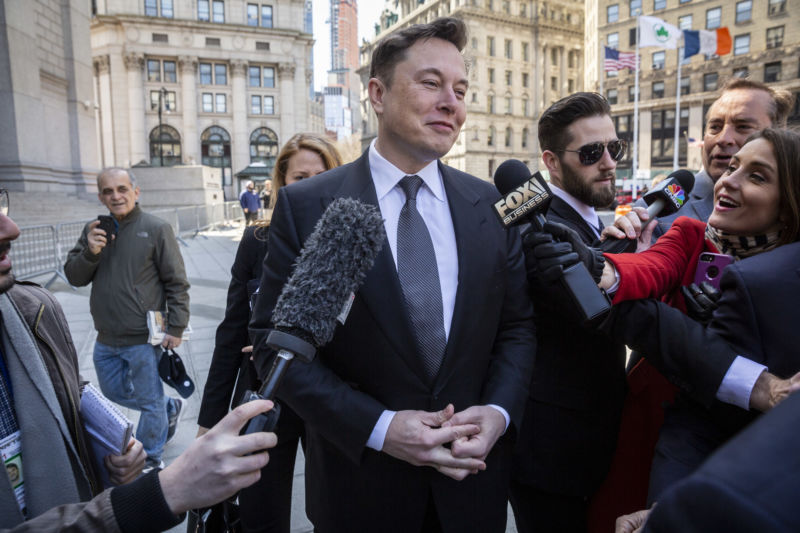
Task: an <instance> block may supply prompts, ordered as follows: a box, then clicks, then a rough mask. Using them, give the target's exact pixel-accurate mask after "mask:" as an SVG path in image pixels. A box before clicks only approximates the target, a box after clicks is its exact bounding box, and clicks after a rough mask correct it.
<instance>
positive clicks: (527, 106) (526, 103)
mask: <svg viewBox="0 0 800 533" xmlns="http://www.w3.org/2000/svg"><path fill="white" fill-rule="evenodd" d="M522 112H523V114H524V115H525V116H526V117H529V116H531V102H530V100H528V99H527V98H523V99H522Z"/></svg>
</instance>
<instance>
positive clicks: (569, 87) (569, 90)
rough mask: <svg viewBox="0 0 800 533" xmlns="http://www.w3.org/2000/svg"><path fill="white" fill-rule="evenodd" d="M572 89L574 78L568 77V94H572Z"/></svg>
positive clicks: (573, 88)
mask: <svg viewBox="0 0 800 533" xmlns="http://www.w3.org/2000/svg"><path fill="white" fill-rule="evenodd" d="M574 90H575V80H573V79H572V78H570V79H568V80H567V92H568V93H569V94H572V93H573V91H574Z"/></svg>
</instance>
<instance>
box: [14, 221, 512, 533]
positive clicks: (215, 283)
mask: <svg viewBox="0 0 800 533" xmlns="http://www.w3.org/2000/svg"><path fill="white" fill-rule="evenodd" d="M242 231H243V226H241V225H236V226H230V227H227V228H224V229H222V230H219V231H211V232H205V233H201V234H199V235H198V236H196V237H194V238H187V239H186V240H185V241H186V244H187V246H181V252H182V253H183V260H184V262H185V264H186V273H187V275H188V277H189V282H190V283H191V288H190V290H189V294H190V300H191V319H190V323H191V326H192V336H191V339H190V340H188V341H185V342H184V343H183V344H181V346H180V348H178V353H180V354H181V356H182V357H183V360H184V362H185V363H186V367H187V371H188V373H189V375H190V376H191V377H192V379H193V380H194V382H195V385H196V391H195V393H194V394H193V395H192V396H191V397H190V398H189V399H188V403H187V406H186V413H185V414H184V415H183V416H182V418H181V422H180V426H179V428H178V434H177V436H176V437H175V439H174V440H173V441H172V442H171V443H170V444H169V445H168V446H167V447H166V448H165V451H164V457H163V459H164V461H165V462H166V463H167V464H169V463H170V462H171V461H172V460H173V459H175V457H177V456H178V455H180V453H181V452H182V451H184V450H185V449H186V448H187V447H188V446H189V444H190V443H191V442H192V440H193V439H194V437H195V434H196V433H197V415H198V413H199V411H200V399H201V397H202V391H203V388H204V387H205V382H206V377H207V376H208V368H209V366H210V364H211V356H212V353H213V351H214V335H215V333H216V329H217V325H219V323H220V322H221V321H222V319H223V317H224V314H225V303H226V296H227V290H228V283H229V281H230V269H231V265H232V264H233V260H234V257H235V255H236V249H237V247H238V245H239V239H240V238H241V234H242ZM12 253H13V250H12ZM12 260H13V256H12ZM35 281H39V282H43V281H47V279H46V278H45V279H44V280H41V279H40V280H35ZM50 290H51V291H52V292H54V293H55V295H56V297H57V298H58V300H59V302H61V305H62V306H63V308H64V313H65V314H66V316H67V321H68V322H69V326H70V331H71V332H72V338H73V341H74V343H75V348H76V350H77V351H78V357H79V361H80V369H81V374H82V375H83V377H84V379H87V380H90V381H96V373H95V370H94V365H93V363H92V351H93V349H94V342H95V338H96V336H97V332H96V331H95V329H94V325H93V323H92V318H91V316H90V314H89V293H90V289H89V287H80V288H78V289H76V290H73V289H71V288H70V286H69V285H67V284H65V283H64V282H62V281H61V280H56V281H55V282H54V283H53V285H51V286H50ZM165 387H166V386H165ZM166 391H167V393H168V394H169V393H171V394H172V395H173V396H177V393H175V391H174V390H173V389H170V388H169V387H166ZM123 412H125V413H126V414H127V416H128V417H129V418H130V419H131V420H133V422H134V426H135V424H136V421H137V420H138V412H137V411H132V410H129V409H124V408H123ZM304 464H305V462H304V459H303V454H302V451H300V450H298V456H297V462H296V463H295V473H294V490H293V497H292V527H291V533H308V532H311V531H313V527H312V525H311V523H310V522H309V521H308V519H307V518H306V514H305V484H304V480H303V468H304ZM267 497H268V496H267ZM171 531H172V532H174V533H178V532H180V533H183V532H185V531H186V526H185V525H184V524H181V525H179V526H177V527H175V528H173V529H172V530H171ZM506 532H507V533H516V528H515V527H514V519H513V515H512V514H511V508H510V507H509V518H508V527H507V529H506Z"/></svg>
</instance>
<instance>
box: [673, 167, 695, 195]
mask: <svg viewBox="0 0 800 533" xmlns="http://www.w3.org/2000/svg"><path fill="white" fill-rule="evenodd" d="M670 178H675V179H676V180H677V181H678V184H680V186H681V188H682V189H683V190H684V191H686V194H687V195H688V194H689V193H690V192H692V189H694V174H692V173H691V172H689V171H688V170H686V169H683V168H679V169H678V170H676V171H675V172H673V173H672V174H670V175H669V176H667V179H670Z"/></svg>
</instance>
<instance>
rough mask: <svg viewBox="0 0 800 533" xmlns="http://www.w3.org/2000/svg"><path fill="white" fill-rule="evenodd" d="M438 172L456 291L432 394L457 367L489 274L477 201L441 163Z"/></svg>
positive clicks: (473, 194)
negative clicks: (454, 257) (452, 240)
mask: <svg viewBox="0 0 800 533" xmlns="http://www.w3.org/2000/svg"><path fill="white" fill-rule="evenodd" d="M439 170H440V171H441V173H442V179H443V181H444V189H445V193H446V194H447V202H448V204H449V206H450V216H451V217H452V219H453V230H454V231H455V234H456V249H457V254H458V289H457V290H456V300H455V305H454V307H453V321H452V323H451V324H450V335H448V338H447V348H446V349H445V354H444V360H443V361H442V367H441V369H440V370H439V374H438V376H437V378H436V384H435V390H438V389H439V388H441V387H442V386H443V385H444V384H445V383H447V380H448V378H449V376H450V374H451V373H452V372H453V370H454V369H455V367H456V365H457V363H458V356H459V353H461V352H462V351H463V350H464V349H466V347H460V346H459V341H460V340H462V339H468V338H471V335H469V332H468V331H467V330H468V329H469V327H470V323H469V313H470V310H471V309H474V304H473V298H474V295H475V290H476V287H480V284H481V282H482V280H486V279H487V277H488V276H489V275H490V274H491V272H490V271H487V264H486V262H485V261H484V259H483V258H485V257H486V254H485V251H486V250H487V249H488V248H486V245H485V244H484V242H483V240H482V239H483V238H484V237H485V235H486V232H485V231H481V229H482V228H481V226H482V225H483V224H485V223H486V218H485V216H484V214H483V213H481V212H480V211H479V210H478V209H477V207H478V204H479V202H480V197H479V196H478V194H476V193H475V192H474V191H472V190H470V189H469V188H468V187H467V186H466V185H465V183H464V182H462V181H460V180H459V179H458V177H457V176H455V175H454V173H453V172H452V171H451V170H450V169H449V168H448V167H446V166H444V165H443V164H442V163H441V162H440V163H439ZM495 245H496V243H495ZM488 268H491V267H488Z"/></svg>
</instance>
